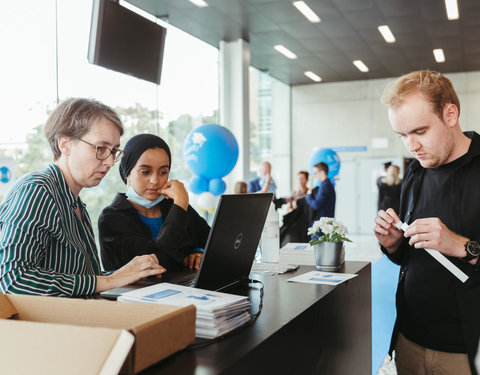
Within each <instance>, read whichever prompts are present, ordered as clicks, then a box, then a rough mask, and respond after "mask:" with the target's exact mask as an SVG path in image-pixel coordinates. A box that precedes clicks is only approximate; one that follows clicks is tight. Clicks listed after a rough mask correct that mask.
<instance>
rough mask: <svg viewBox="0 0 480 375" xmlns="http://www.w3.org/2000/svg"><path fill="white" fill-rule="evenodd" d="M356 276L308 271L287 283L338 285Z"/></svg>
mask: <svg viewBox="0 0 480 375" xmlns="http://www.w3.org/2000/svg"><path fill="white" fill-rule="evenodd" d="M356 276H358V275H356V274H352V273H336V272H324V271H310V272H307V273H304V274H302V275H299V276H295V277H292V278H291V279H288V281H293V282H297V283H307V284H326V285H338V284H341V283H343V282H344V281H347V280H349V279H352V278H354V277H356Z"/></svg>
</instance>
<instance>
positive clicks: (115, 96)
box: [0, 0, 218, 238]
mask: <svg viewBox="0 0 480 375" xmlns="http://www.w3.org/2000/svg"><path fill="white" fill-rule="evenodd" d="M55 4H57V9H55ZM121 4H122V5H125V6H127V7H129V8H130V9H134V8H133V7H132V6H130V5H129V4H128V3H126V2H121ZM56 11H57V12H58V14H57V18H56V17H55V13H56ZM91 11H92V1H69V0H57V1H54V0H43V1H38V0H24V1H20V2H15V1H13V2H12V1H10V2H7V3H5V4H4V5H1V6H0V38H1V39H0V41H1V43H2V48H3V49H4V50H5V51H9V53H8V56H9V59H6V58H2V59H1V62H0V64H1V69H0V74H1V76H0V77H1V80H0V81H1V82H2V84H1V85H0V99H1V100H2V104H3V105H4V106H2V121H3V123H4V124H9V128H8V129H9V130H8V133H7V132H5V131H3V132H1V133H0V156H3V155H10V156H13V157H14V158H15V160H16V176H21V175H23V174H25V173H26V172H29V171H33V170H38V169H42V168H44V167H45V166H46V165H47V163H48V162H51V161H52V157H51V152H50V150H49V147H48V145H47V143H46V141H45V140H44V137H43V124H44V123H45V120H46V118H47V117H48V114H49V112H50V111H51V110H52V109H53V108H54V107H55V106H56V103H57V96H58V100H59V101H62V100H64V99H66V98H69V97H92V98H95V99H98V100H100V101H102V102H104V103H105V104H108V105H110V106H112V107H114V108H115V109H116V110H117V111H118V113H119V115H120V116H121V118H122V121H123V122H124V125H125V135H124V136H123V137H122V139H121V143H122V145H124V144H125V143H126V141H127V140H128V139H129V138H130V137H131V136H132V135H134V134H138V133H143V132H149V133H154V134H158V135H160V136H161V137H162V138H164V139H165V140H166V141H167V143H168V144H169V145H170V147H171V149H172V162H173V164H172V172H171V177H172V178H177V179H180V180H182V181H183V182H185V183H186V182H187V180H188V178H189V177H190V171H189V170H188V168H187V167H186V166H185V164H184V163H183V141H184V139H185V137H186V135H187V134H188V133H189V132H190V130H191V129H192V128H193V127H195V126H197V125H201V124H202V123H204V122H218V121H217V113H218V50H217V49H216V48H214V47H211V46H210V45H207V44H206V43H204V42H202V41H200V40H198V39H196V38H194V37H192V36H190V35H188V34H186V33H184V32H182V31H180V30H178V29H176V28H174V27H173V26H171V25H168V24H165V23H162V22H161V21H157V22H159V23H162V25H163V26H165V27H167V29H168V31H167V37H166V43H165V52H164V60H163V67H162V79H161V84H160V85H155V84H153V83H150V82H146V81H143V80H140V79H137V78H134V77H131V76H128V75H124V74H121V73H117V72H114V71H111V70H108V69H105V68H102V67H99V66H96V65H92V64H89V63H88V61H87V48H88V40H89V33H90V18H91ZM140 13H141V12H140ZM142 15H144V14H142ZM56 20H57V22H58V27H57V28H56V23H55V21H56ZM56 29H57V30H58V33H57V32H56ZM56 38H58V39H56ZM57 42H58V49H56V45H57ZM57 53H58V55H57ZM6 55H7V54H5V56H6ZM192 56H194V58H192ZM57 57H58V59H57ZM57 62H58V65H57ZM57 67H58V69H57ZM2 129H6V126H2ZM118 191H120V192H121V191H125V186H124V184H123V181H121V179H120V177H119V173H118V165H117V164H116V165H115V166H114V167H113V168H112V170H111V171H110V172H109V173H108V175H107V176H106V177H105V178H104V179H103V180H102V182H101V184H100V185H99V186H98V187H96V188H91V189H84V190H82V192H81V197H82V199H83V200H84V201H85V203H86V204H87V208H88V211H89V213H90V216H91V219H92V223H93V226H94V229H95V231H96V230H97V224H96V222H97V218H98V215H99V213H100V211H101V210H102V209H103V208H104V207H105V206H106V205H108V204H110V202H111V201H112V199H113V197H114V195H115V194H116V192H118ZM0 198H1V197H0ZM97 238H98V237H97Z"/></svg>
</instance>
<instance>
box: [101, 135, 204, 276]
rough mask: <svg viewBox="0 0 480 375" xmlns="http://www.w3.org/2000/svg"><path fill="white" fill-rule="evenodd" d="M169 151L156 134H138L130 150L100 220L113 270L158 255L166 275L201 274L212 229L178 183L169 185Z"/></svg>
mask: <svg viewBox="0 0 480 375" xmlns="http://www.w3.org/2000/svg"><path fill="white" fill-rule="evenodd" d="M170 168H171V154H170V148H169V147H168V145H167V144H166V143H165V141H164V140H163V139H162V138H160V137H158V136H156V135H153V134H139V135H136V136H134V137H132V138H130V140H129V141H128V142H127V144H126V145H125V156H124V157H123V159H122V161H121V162H120V176H121V177H122V180H123V181H124V182H125V183H126V184H127V192H126V194H123V193H118V194H117V195H116V197H115V198H114V200H113V202H112V203H111V204H110V205H109V206H108V207H106V208H105V209H103V211H102V212H101V214H100V217H99V219H98V228H99V235H100V247H101V255H102V262H103V266H104V268H105V270H114V269H117V268H120V267H122V266H123V265H124V264H127V263H128V262H129V261H130V260H131V259H133V258H135V257H136V256H138V255H143V254H155V256H156V257H157V258H158V260H159V261H160V263H161V264H162V265H163V266H164V267H165V268H167V270H170V269H171V270H179V269H181V268H182V267H183V266H186V267H188V268H190V269H198V268H199V266H200V262H201V259H202V254H203V249H204V247H205V244H206V242H207V237H208V234H209V231H210V227H209V226H208V224H207V222H206V221H205V220H204V219H203V218H201V217H200V216H199V215H198V213H197V212H196V211H195V210H194V209H193V208H192V207H191V206H190V205H189V198H188V193H187V191H186V189H185V187H184V185H183V184H182V183H181V182H180V181H178V180H169V175H170Z"/></svg>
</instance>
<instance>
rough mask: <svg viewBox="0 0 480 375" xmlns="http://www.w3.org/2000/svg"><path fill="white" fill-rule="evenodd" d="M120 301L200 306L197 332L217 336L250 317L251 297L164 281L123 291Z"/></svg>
mask: <svg viewBox="0 0 480 375" xmlns="http://www.w3.org/2000/svg"><path fill="white" fill-rule="evenodd" d="M117 300H118V301H120V302H145V303H158V304H162V305H174V306H188V305H195V307H196V308H197V319H196V324H195V326H196V336H197V337H201V338H208V339H211V338H215V337H218V336H221V335H224V334H225V333H227V332H230V331H231V330H233V329H235V328H237V327H239V326H241V325H243V324H245V323H246V322H248V321H249V320H250V307H251V304H250V300H249V299H248V297H243V296H237V295H233V294H227V293H220V292H212V291H210V290H204V289H197V288H190V287H187V286H181V285H175V284H169V283H160V284H156V285H152V286H149V287H146V288H140V289H136V290H132V291H131V292H127V293H123V294H122V295H121V296H120V297H118V299H117Z"/></svg>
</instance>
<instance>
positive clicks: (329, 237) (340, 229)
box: [307, 217, 350, 244]
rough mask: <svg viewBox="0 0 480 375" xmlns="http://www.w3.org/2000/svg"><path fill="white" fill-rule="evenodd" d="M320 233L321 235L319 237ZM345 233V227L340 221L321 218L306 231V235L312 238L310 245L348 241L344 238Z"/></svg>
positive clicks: (331, 218)
mask: <svg viewBox="0 0 480 375" xmlns="http://www.w3.org/2000/svg"><path fill="white" fill-rule="evenodd" d="M320 233H322V234H323V235H322V236H320ZM347 233H348V230H347V227H346V226H345V225H343V223H342V222H341V221H340V220H335V219H334V218H333V217H321V218H320V219H319V220H317V221H315V222H314V223H313V224H312V226H311V227H310V228H308V231H307V234H308V235H309V236H310V237H312V238H314V239H312V241H310V244H312V243H318V242H322V241H329V242H338V241H350V240H349V239H348V238H346V237H345V235H346V234H347ZM319 236H320V237H319Z"/></svg>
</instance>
